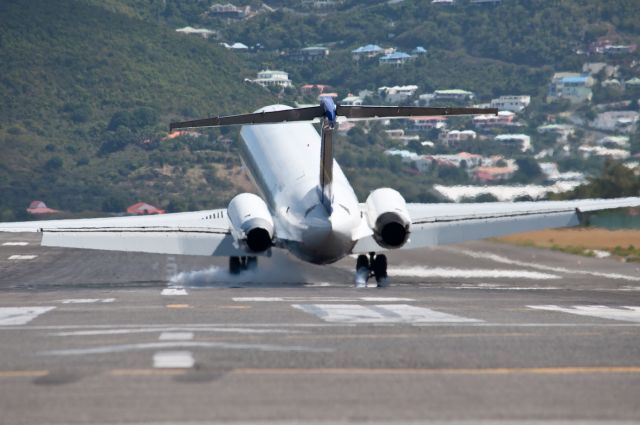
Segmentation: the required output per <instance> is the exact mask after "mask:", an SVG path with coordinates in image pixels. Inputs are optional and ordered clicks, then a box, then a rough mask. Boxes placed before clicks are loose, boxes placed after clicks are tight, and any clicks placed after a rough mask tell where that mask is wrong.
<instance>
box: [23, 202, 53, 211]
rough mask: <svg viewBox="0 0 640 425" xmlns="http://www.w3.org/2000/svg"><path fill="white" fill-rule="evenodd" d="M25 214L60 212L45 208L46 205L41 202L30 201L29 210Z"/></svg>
mask: <svg viewBox="0 0 640 425" xmlns="http://www.w3.org/2000/svg"><path fill="white" fill-rule="evenodd" d="M27 212H28V213H29V214H55V213H59V212H60V211H58V210H54V209H53V208H49V207H47V204H45V203H44V202H42V201H31V203H30V204H29V208H27Z"/></svg>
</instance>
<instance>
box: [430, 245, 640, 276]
mask: <svg viewBox="0 0 640 425" xmlns="http://www.w3.org/2000/svg"><path fill="white" fill-rule="evenodd" d="M440 249H441V250H443V251H447V252H453V253H457V254H463V255H466V256H469V257H472V258H481V259H485V260H491V261H494V262H496V263H501V264H510V265H515V266H522V267H527V268H532V269H537V270H545V271H549V272H555V273H564V274H579V275H588V276H596V277H605V278H608V279H621V280H630V281H634V282H640V277H637V276H629V275H626V274H620V273H604V272H594V271H589V270H575V269H567V268H565V267H556V266H547V265H544V264H536V263H531V262H527V261H518V260H512V259H510V258H507V257H503V256H502V255H498V254H494V253H492V252H483V251H470V250H467V249H460V248H451V247H442V248H440Z"/></svg>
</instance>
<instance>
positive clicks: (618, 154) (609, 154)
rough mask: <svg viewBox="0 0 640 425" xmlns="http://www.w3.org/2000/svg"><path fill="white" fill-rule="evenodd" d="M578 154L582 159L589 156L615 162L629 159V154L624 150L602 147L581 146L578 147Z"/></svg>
mask: <svg viewBox="0 0 640 425" xmlns="http://www.w3.org/2000/svg"><path fill="white" fill-rule="evenodd" d="M578 153H579V154H580V156H582V158H589V157H591V156H600V157H606V158H611V159H617V160H624V159H627V158H629V156H630V153H629V151H627V150H624V149H608V148H605V147H602V146H588V145H581V146H579V147H578Z"/></svg>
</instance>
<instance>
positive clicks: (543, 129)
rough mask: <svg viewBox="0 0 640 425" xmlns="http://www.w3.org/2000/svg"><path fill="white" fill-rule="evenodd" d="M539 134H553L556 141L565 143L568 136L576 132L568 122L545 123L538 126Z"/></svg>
mask: <svg viewBox="0 0 640 425" xmlns="http://www.w3.org/2000/svg"><path fill="white" fill-rule="evenodd" d="M537 130H538V133H540V134H554V135H555V136H556V142H562V143H566V142H567V140H568V138H569V136H573V135H574V134H575V132H576V130H575V128H574V127H573V126H571V125H568V124H546V125H541V126H540V127H538V129H537Z"/></svg>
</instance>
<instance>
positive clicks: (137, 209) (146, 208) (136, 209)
mask: <svg viewBox="0 0 640 425" xmlns="http://www.w3.org/2000/svg"><path fill="white" fill-rule="evenodd" d="M164 213H165V210H161V209H159V208H156V207H154V206H153V205H151V204H147V203H146V202H138V203H135V204H133V205H131V206H130V207H129V208H127V214H136V215H146V214H164Z"/></svg>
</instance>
